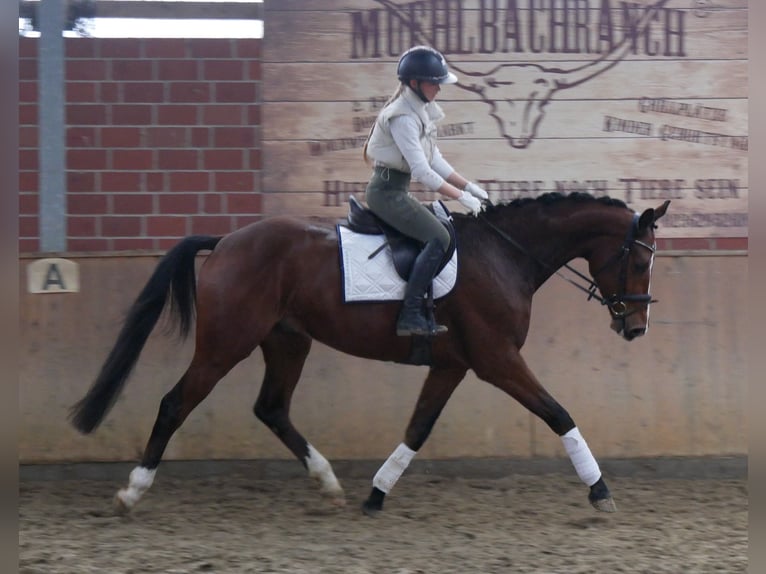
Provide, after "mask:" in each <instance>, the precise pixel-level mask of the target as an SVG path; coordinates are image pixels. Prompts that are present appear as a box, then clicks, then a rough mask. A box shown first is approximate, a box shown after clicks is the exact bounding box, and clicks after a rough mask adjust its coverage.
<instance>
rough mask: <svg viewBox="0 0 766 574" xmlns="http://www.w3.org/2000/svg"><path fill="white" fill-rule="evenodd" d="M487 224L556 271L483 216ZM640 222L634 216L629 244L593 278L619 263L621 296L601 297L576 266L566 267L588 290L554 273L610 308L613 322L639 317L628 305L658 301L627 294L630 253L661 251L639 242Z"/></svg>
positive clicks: (594, 285)
mask: <svg viewBox="0 0 766 574" xmlns="http://www.w3.org/2000/svg"><path fill="white" fill-rule="evenodd" d="M482 217H483V219H484V221H485V222H486V223H487V225H489V226H490V227H491V228H492V229H494V230H495V231H496V232H497V233H498V234H499V235H500V236H501V237H502V238H503V239H505V240H506V241H508V242H509V243H510V244H511V245H513V246H514V247H516V248H517V249H519V250H520V251H522V252H523V253H525V254H526V255H528V256H530V257H531V258H532V259H534V260H535V261H537V262H538V263H540V264H541V265H543V266H544V267H547V268H549V269H553V266H552V265H548V264H547V263H545V262H543V261H540V259H538V258H537V257H535V256H534V255H532V254H531V253H530V252H529V250H528V249H525V248H524V247H523V246H522V245H520V244H519V242H518V241H516V240H515V239H513V238H512V237H511V236H510V235H508V234H507V233H505V232H504V231H503V230H502V229H500V228H499V227H497V226H496V225H494V224H493V223H492V222H490V221H489V220H488V219H487V218H486V217H485V216H482ZM638 220H639V215H638V214H637V213H635V214H633V221H632V222H631V225H630V228H629V229H628V233H627V234H626V235H625V240H624V241H623V242H622V247H620V249H619V251H618V252H617V253H615V254H614V256H612V257H611V258H610V259H609V260H608V261H607V262H606V263H604V264H603V265H602V266H601V267H599V268H598V270H597V271H596V272H595V273H593V277H594V278H595V277H597V276H598V275H599V274H600V273H602V272H603V271H604V270H606V269H607V268H608V267H611V266H612V265H614V264H616V263H618V264H619V265H620V271H619V275H618V280H619V287H618V292H617V293H613V294H612V295H609V296H608V297H603V296H601V295H599V294H598V293H597V292H596V291H597V290H598V285H596V283H595V282H594V281H593V279H591V278H590V277H588V276H586V275H584V274H582V273H580V272H579V271H578V270H577V269H574V268H573V267H572V266H570V265H569V264H568V263H565V264H564V265H563V267H566V268H567V269H568V270H569V271H570V272H571V273H574V274H575V275H577V276H578V277H579V278H580V279H582V280H583V281H586V282H587V283H588V285H587V287H585V286H583V285H580V284H579V283H577V282H576V281H573V280H572V279H570V278H569V277H566V276H565V275H563V274H562V273H560V272H559V271H558V269H554V270H553V271H554V273H555V274H556V275H558V276H559V277H561V278H562V279H564V280H565V281H567V282H568V283H571V284H572V285H574V286H575V287H577V288H578V289H580V290H581V291H584V292H586V293H587V294H588V301H590V300H591V299H595V300H596V301H598V302H599V303H601V304H602V305H606V306H607V309H609V313H610V314H611V315H612V319H614V320H620V321H625V319H626V318H627V317H628V316H630V315H632V314H633V313H635V312H636V311H637V310H638V309H634V310H633V311H630V312H628V306H627V305H626V303H643V304H644V305H649V303H656V302H657V300H656V299H652V296H651V295H650V294H649V293H641V294H631V293H625V288H626V286H627V283H628V259H629V255H630V250H631V249H632V248H633V246H634V245H638V246H640V247H644V248H645V249H648V250H649V251H651V253H652V254H654V253H655V252H656V251H657V248H656V247H654V246H653V245H649V244H648V243H644V242H643V241H639V240H638V239H636V238H635V235H636V231H637V230H638Z"/></svg>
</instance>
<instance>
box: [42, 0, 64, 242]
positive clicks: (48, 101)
mask: <svg viewBox="0 0 766 574" xmlns="http://www.w3.org/2000/svg"><path fill="white" fill-rule="evenodd" d="M65 9H66V2H65V1H64V0H41V2H40V4H39V6H38V15H39V18H40V45H39V46H40V49H39V56H38V109H39V110H40V111H39V122H40V123H39V128H38V129H39V134H40V138H39V139H40V144H39V150H40V151H39V153H40V158H39V161H40V204H39V205H40V208H39V209H40V211H39V215H40V250H41V251H43V252H61V251H66V173H65V165H66V164H65V158H64V154H65V153H66V149H65V145H64V143H65V133H64V129H65V127H64V106H65V100H66V96H65V93H64V39H63V36H62V31H63V28H64V11H65Z"/></svg>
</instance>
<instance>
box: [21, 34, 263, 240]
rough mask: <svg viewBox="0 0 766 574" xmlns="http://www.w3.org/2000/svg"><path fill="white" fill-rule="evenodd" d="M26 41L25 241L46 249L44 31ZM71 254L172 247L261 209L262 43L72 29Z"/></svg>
mask: <svg viewBox="0 0 766 574" xmlns="http://www.w3.org/2000/svg"><path fill="white" fill-rule="evenodd" d="M19 41H20V45H19V76H20V81H19V124H20V127H19V129H20V133H19V145H20V150H19V155H20V157H19V171H20V172H19V190H20V194H19V210H20V217H19V241H20V243H19V250H20V252H21V253H31V252H36V251H38V250H39V239H38V235H39V229H38V227H39V222H38V200H39V198H38V185H39V177H38V161H39V158H38V125H37V122H38V106H37V50H38V40H37V39H34V38H20V39H19ZM64 42H65V49H66V71H65V91H66V110H65V122H66V143H65V145H66V158H65V162H66V163H65V165H66V185H67V215H66V223H67V235H68V242H67V250H68V251H70V252H93V251H121V250H137V249H152V250H156V249H161V250H162V249H166V248H168V247H169V246H171V245H173V244H174V243H175V242H176V241H177V240H178V239H179V238H180V237H183V236H185V235H189V234H193V233H209V234H219V233H227V232H229V231H232V230H234V229H236V228H238V227H241V226H243V225H245V224H247V223H249V222H251V221H254V220H257V219H258V218H259V217H260V216H261V196H260V188H259V186H260V174H259V171H260V169H261V152H260V134H259V131H258V126H259V124H260V107H259V105H258V101H259V94H258V91H259V89H260V87H259V79H260V51H261V41H260V40H256V39H244V40H243V39H222V40H217V39H216V40H212V39H124V40H123V39H97V38H67V39H65V40H64Z"/></svg>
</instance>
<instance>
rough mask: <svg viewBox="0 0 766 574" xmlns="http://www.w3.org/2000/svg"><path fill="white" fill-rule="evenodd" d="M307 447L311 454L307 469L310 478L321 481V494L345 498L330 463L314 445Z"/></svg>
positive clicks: (307, 458)
mask: <svg viewBox="0 0 766 574" xmlns="http://www.w3.org/2000/svg"><path fill="white" fill-rule="evenodd" d="M307 446H308V451H309V454H308V456H307V457H306V468H307V469H308V471H309V476H310V477H311V478H315V479H316V480H318V481H319V492H321V493H322V494H324V495H327V496H332V497H334V498H343V496H344V494H343V487H341V485H340V482H338V479H337V478H336V476H335V473H334V472H333V471H332V466H331V465H330V462H329V461H328V460H327V459H326V458H325V457H323V456H322V455H321V454H320V452H319V451H318V450H317V449H315V448H314V447H313V446H312V445H310V444H309V445H307Z"/></svg>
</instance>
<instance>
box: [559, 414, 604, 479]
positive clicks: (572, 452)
mask: <svg viewBox="0 0 766 574" xmlns="http://www.w3.org/2000/svg"><path fill="white" fill-rule="evenodd" d="M561 440H562V442H563V443H564V449H565V450H566V451H567V454H568V455H569V458H570V459H571V460H572V464H573V465H574V467H575V471H577V476H579V477H580V480H582V481H583V482H584V483H585V484H586V485H588V486H593V485H594V484H596V483H597V482H598V479H599V478H601V470H600V469H599V467H598V463H597V462H596V459H595V458H593V454H591V452H590V448H588V443H587V442H585V439H584V438H583V437H582V435H581V434H580V430H579V429H578V428H577V427H575V428H573V429H572V430H571V431H569V432H568V433H566V434H565V435H562V437H561Z"/></svg>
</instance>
